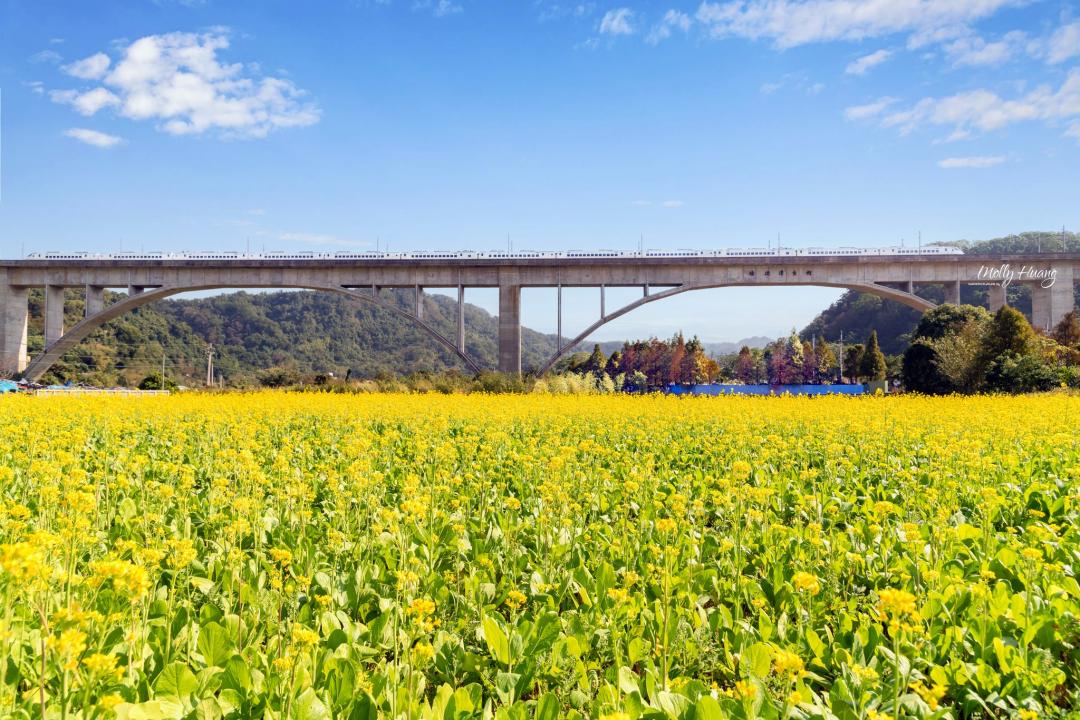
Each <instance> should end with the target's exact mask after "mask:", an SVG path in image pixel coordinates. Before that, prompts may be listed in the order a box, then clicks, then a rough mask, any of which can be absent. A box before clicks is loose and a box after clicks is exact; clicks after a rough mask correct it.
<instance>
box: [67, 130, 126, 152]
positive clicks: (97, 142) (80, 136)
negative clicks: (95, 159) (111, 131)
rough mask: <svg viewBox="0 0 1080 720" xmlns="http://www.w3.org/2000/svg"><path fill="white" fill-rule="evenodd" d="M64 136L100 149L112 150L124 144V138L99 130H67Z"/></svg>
mask: <svg viewBox="0 0 1080 720" xmlns="http://www.w3.org/2000/svg"><path fill="white" fill-rule="evenodd" d="M64 135H66V136H67V137H69V138H73V139H75V140H78V141H79V142H83V143H86V144H87V145H93V146H94V147H99V148H111V147H114V146H116V145H119V144H120V143H122V142H123V139H122V138H118V137H116V136H115V135H108V134H106V133H103V132H98V131H97V130H88V129H87V128H71V129H70V130H65V131H64Z"/></svg>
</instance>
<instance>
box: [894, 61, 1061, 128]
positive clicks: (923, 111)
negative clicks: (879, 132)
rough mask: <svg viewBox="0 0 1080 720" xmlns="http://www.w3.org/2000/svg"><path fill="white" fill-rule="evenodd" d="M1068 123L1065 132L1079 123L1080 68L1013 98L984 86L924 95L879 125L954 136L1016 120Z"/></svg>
mask: <svg viewBox="0 0 1080 720" xmlns="http://www.w3.org/2000/svg"><path fill="white" fill-rule="evenodd" d="M1036 120H1039V121H1043V122H1048V123H1055V122H1061V121H1066V122H1071V123H1072V124H1071V125H1070V127H1069V131H1068V132H1067V133H1066V134H1070V135H1071V134H1072V133H1073V128H1074V127H1076V125H1077V124H1080V68H1073V69H1072V70H1070V71H1069V74H1068V75H1067V76H1066V78H1065V80H1064V81H1063V82H1062V84H1061V86H1060V87H1059V88H1058V89H1057V90H1054V89H1053V88H1051V87H1048V86H1046V85H1042V86H1040V87H1037V88H1035V89H1034V90H1032V91H1030V92H1028V93H1026V94H1024V95H1021V96H1019V97H1016V98H1012V99H1006V98H1003V97H1001V96H1000V95H998V94H997V93H995V92H992V91H990V90H986V89H982V88H980V89H977V90H969V91H967V92H962V93H957V94H955V95H949V96H946V97H941V98H932V97H927V98H923V99H922V100H920V101H919V102H917V103H915V105H913V106H912V107H910V108H908V109H907V110H901V111H898V112H895V113H892V114H890V115H887V116H885V118H884V119H883V120H882V124H883V125H884V126H885V127H895V128H898V129H899V130H900V132H901V133H903V134H907V133H910V132H912V131H914V130H915V129H917V128H919V127H922V126H924V125H944V126H950V127H952V128H953V131H954V135H957V136H958V137H967V136H969V135H970V134H971V133H973V132H976V131H978V132H992V131H994V130H999V129H1001V128H1004V127H1007V126H1009V125H1013V124H1016V123H1019V122H1027V121H1036Z"/></svg>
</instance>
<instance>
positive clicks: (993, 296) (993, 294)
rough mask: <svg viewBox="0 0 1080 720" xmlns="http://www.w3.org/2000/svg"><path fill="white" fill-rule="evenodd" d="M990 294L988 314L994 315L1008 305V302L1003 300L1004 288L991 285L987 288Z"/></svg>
mask: <svg viewBox="0 0 1080 720" xmlns="http://www.w3.org/2000/svg"><path fill="white" fill-rule="evenodd" d="M987 290H988V291H989V293H990V312H992V313H996V312H997V311H998V310H1000V309H1001V308H1003V307H1005V306H1006V305H1008V301H1007V300H1006V298H1005V288H1004V287H1002V286H1001V285H991V286H989V287H988V288H987Z"/></svg>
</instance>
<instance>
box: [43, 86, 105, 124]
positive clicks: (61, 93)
mask: <svg viewBox="0 0 1080 720" xmlns="http://www.w3.org/2000/svg"><path fill="white" fill-rule="evenodd" d="M49 97H50V98H51V99H52V101H53V102H56V103H61V104H64V105H71V106H72V107H73V108H75V110H76V112H78V113H79V114H80V115H85V116H86V117H90V116H91V115H93V114H94V113H96V112H97V111H98V110H100V109H102V108H104V107H110V106H113V105H119V104H120V98H118V97H116V95H114V94H112V93H111V92H109V91H108V90H106V89H105V88H103V87H97V88H94V89H93V90H87V91H86V92H84V93H80V92H77V91H75V90H53V91H51V92H50V93H49Z"/></svg>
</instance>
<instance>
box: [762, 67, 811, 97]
mask: <svg viewBox="0 0 1080 720" xmlns="http://www.w3.org/2000/svg"><path fill="white" fill-rule="evenodd" d="M784 88H789V89H792V90H797V91H801V92H804V93H806V94H807V95H817V94H818V93H820V92H821V91H822V90H824V89H825V83H821V82H814V81H813V80H811V79H810V77H809V76H808V75H807V74H806V73H805V72H802V71H799V72H790V73H786V74H784V76H783V77H781V78H780V79H779V80H777V81H776V82H768V83H763V84H762V85H761V87H760V88H758V91H759V92H760V93H761V94H762V95H772V94H774V93H776V92H777V91H779V90H782V89H784Z"/></svg>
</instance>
